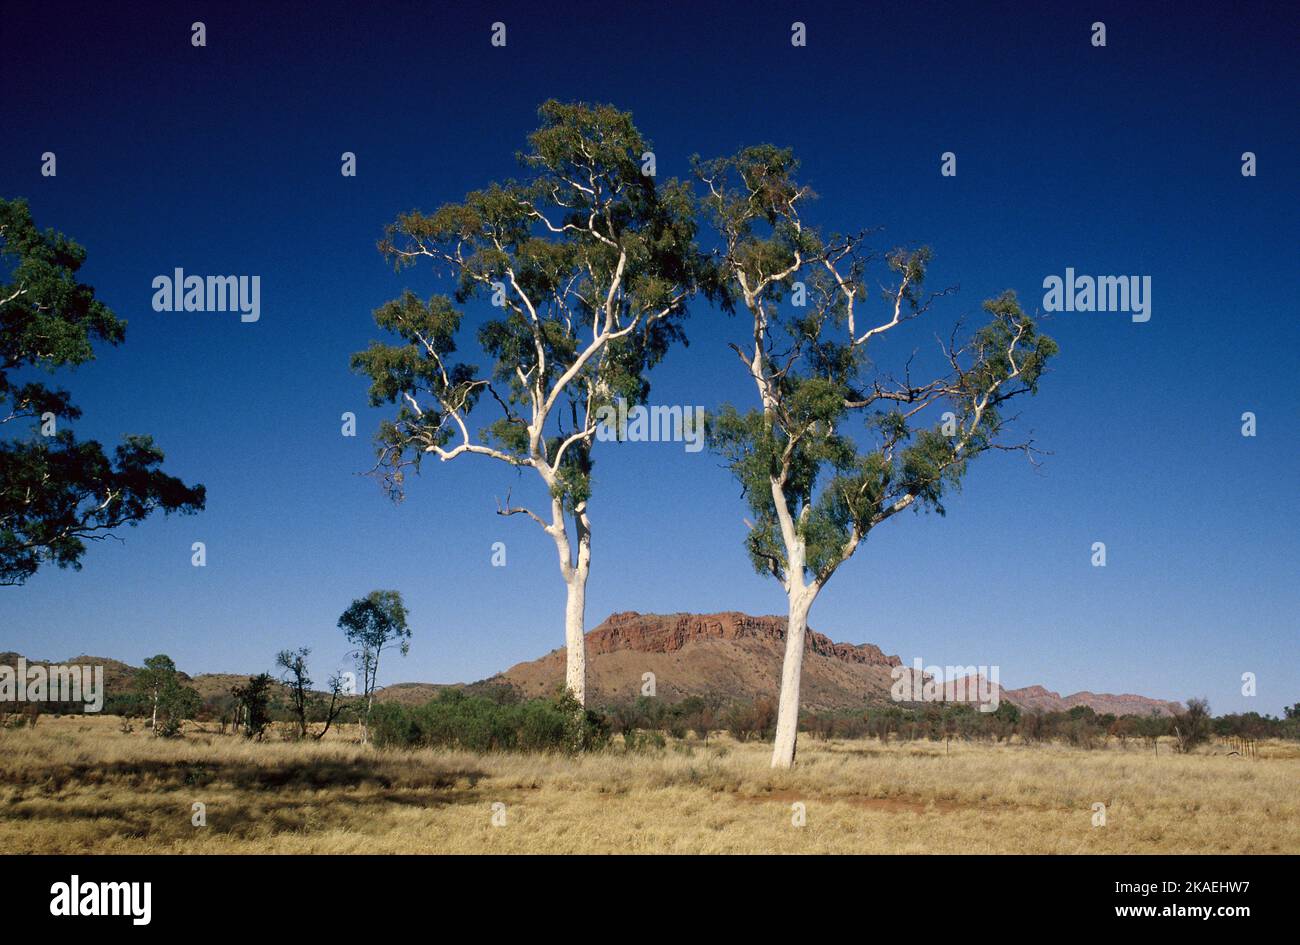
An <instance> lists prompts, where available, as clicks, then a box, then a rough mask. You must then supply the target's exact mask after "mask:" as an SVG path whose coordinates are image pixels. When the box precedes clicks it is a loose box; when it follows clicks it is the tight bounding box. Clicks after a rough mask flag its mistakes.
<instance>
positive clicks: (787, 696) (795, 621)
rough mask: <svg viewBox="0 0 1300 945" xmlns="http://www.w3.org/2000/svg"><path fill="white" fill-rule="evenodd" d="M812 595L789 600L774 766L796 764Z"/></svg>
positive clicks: (805, 593) (783, 766) (800, 595)
mask: <svg viewBox="0 0 1300 945" xmlns="http://www.w3.org/2000/svg"><path fill="white" fill-rule="evenodd" d="M811 606H812V599H811V595H810V594H808V593H807V592H806V591H805V592H802V593H798V592H797V593H796V594H795V595H792V596H791V598H790V609H789V617H788V620H787V623H786V631H785V659H784V661H783V662H782V664H781V701H780V704H779V706H778V708H777V714H776V743H775V744H774V745H773V746H772V767H773V768H789V767H791V766H792V765H793V764H794V755H795V743H796V741H797V739H798V737H799V682H800V679H801V677H802V675H803V651H804V639H805V637H806V636H807V635H808V610H809V608H810V607H811Z"/></svg>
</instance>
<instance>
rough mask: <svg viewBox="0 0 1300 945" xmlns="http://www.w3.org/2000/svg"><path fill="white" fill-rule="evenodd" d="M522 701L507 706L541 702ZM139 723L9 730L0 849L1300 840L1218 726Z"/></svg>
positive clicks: (1150, 844) (801, 847)
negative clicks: (885, 731) (1023, 733)
mask: <svg viewBox="0 0 1300 945" xmlns="http://www.w3.org/2000/svg"><path fill="white" fill-rule="evenodd" d="M448 705H450V706H452V707H454V706H455V703H454V701H453V702H450V703H448ZM465 708H466V707H465V706H463V705H462V706H461V707H460V708H459V709H454V708H453V709H449V710H447V711H464V710H465ZM377 711H378V709H377ZM438 711H441V710H438ZM518 711H519V715H518V716H514V715H509V714H507V715H505V716H503V717H504V718H525V717H529V716H528V715H527V713H528V712H529V711H531V712H537V711H539V710H538V709H536V708H534V709H532V710H529V709H527V707H526V706H522V707H520V709H519V710H518ZM422 717H425V718H429V719H436V718H437V717H438V716H437V711H429V710H426V711H425V713H424V715H423V716H422ZM131 726H132V723H131V722H129V721H127V720H123V719H114V718H109V717H102V716H100V717H94V716H84V715H81V716H71V715H70V716H63V717H58V718H55V717H45V718H41V719H40V720H39V721H38V723H37V724H36V725H35V726H34V727H27V726H24V727H21V728H8V729H5V730H3V731H0V849H5V850H10V851H15V852H67V853H70V852H84V851H100V852H123V853H128V852H130V853H145V852H181V853H218V852H223V853H256V852H313V853H387V852H407V853H414V852H420V853H435V852H537V853H541V852H616V851H626V852H683V853H684V852H777V853H784V852H817V851H837V852H871V853H887V852H888V853H970V852H994V853H1017V852H1032V853H1148V852H1162V853H1170V852H1187V853H1300V795H1298V794H1297V792H1296V791H1295V785H1296V784H1297V783H1298V782H1300V745H1297V744H1296V743H1294V742H1289V741H1281V740H1269V741H1265V742H1262V743H1261V744H1260V751H1259V757H1258V758H1257V759H1253V760H1252V759H1246V758H1242V757H1240V756H1237V755H1228V754H1226V753H1224V751H1223V750H1222V748H1221V746H1219V745H1218V744H1217V743H1216V742H1215V740H1214V739H1211V740H1210V742H1209V743H1207V744H1206V745H1203V746H1201V747H1199V748H1197V749H1195V750H1193V751H1191V752H1189V753H1185V754H1183V753H1177V752H1175V751H1174V750H1173V743H1172V740H1170V739H1168V738H1160V740H1159V741H1158V750H1157V751H1154V752H1153V751H1152V750H1150V749H1149V748H1147V747H1146V746H1144V745H1142V744H1139V743H1134V742H1132V741H1128V742H1121V741H1120V740H1119V739H1117V738H1110V739H1107V740H1106V741H1105V747H1099V748H1098V749H1097V750H1091V751H1089V750H1084V749H1081V748H1077V747H1072V746H1069V745H1066V744H1064V743H1061V742H1041V743H1036V744H1023V743H1022V742H1021V741H1020V739H1019V737H1018V736H1014V737H1012V738H1011V739H1009V740H1004V741H1002V742H997V741H985V740H971V741H967V740H965V739H961V738H957V739H954V740H953V741H952V742H951V743H948V742H946V741H931V740H929V739H918V740H909V741H900V740H898V739H894V738H891V739H890V740H889V741H885V742H882V741H881V740H879V739H876V738H868V739H846V738H842V737H836V736H830V735H828V736H827V737H825V738H805V739H803V740H801V742H800V748H799V757H798V760H799V763H798V765H796V767H795V768H793V769H791V770H773V769H771V768H770V767H769V755H770V747H769V745H768V744H767V743H766V742H763V741H759V740H757V739H750V740H748V741H743V742H742V741H737V740H736V739H734V738H733V737H732V736H730V735H729V734H726V733H725V732H721V731H719V732H714V733H712V734H711V735H710V737H709V738H708V740H707V743H706V742H705V740H704V739H702V738H700V737H699V736H697V735H695V734H693V733H692V734H688V735H687V736H686V737H685V738H682V739H678V738H675V737H673V736H672V735H671V734H669V735H667V736H665V735H663V734H659V735H658V737H657V738H650V737H648V733H646V732H641V733H632V734H631V735H630V737H629V738H628V739H627V740H626V743H625V737H624V736H619V735H613V734H612V733H611V735H610V736H609V740H608V742H607V743H606V745H605V747H604V748H603V749H599V750H592V751H585V752H581V753H572V754H571V753H567V752H565V751H486V752H470V751H464V750H456V749H447V748H414V749H405V748H391V747H390V748H380V747H378V746H377V745H376V744H371V745H363V744H361V743H360V731H359V727H358V726H357V725H356V724H350V725H346V726H344V727H343V728H338V727H335V728H334V729H332V730H331V732H330V733H329V735H328V736H327V737H326V738H325V739H323V740H320V741H317V740H314V739H310V738H309V739H296V738H294V737H293V735H292V732H293V730H294V727H293V726H292V724H285V725H281V726H276V727H273V728H272V729H271V730H269V731H268V732H267V733H265V735H264V737H263V739H262V740H261V741H257V740H255V739H250V738H247V737H244V736H241V735H231V734H228V735H221V734H219V732H218V727H217V726H216V725H214V724H203V723H198V724H195V723H186V725H185V726H184V730H183V732H182V734H181V735H179V736H177V737H173V738H157V737H154V736H152V735H151V734H150V733H149V732H148V731H147V730H146V729H143V728H139V727H134V728H133V730H131V731H126V730H125V729H127V728H128V727H131ZM380 731H381V726H380V724H379V723H378V722H376V723H375V724H374V733H375V735H376V739H375V740H376V741H378V733H379V732H380ZM659 743H662V745H663V747H658V746H659ZM796 803H798V804H803V805H804V810H805V811H806V823H805V825H804V826H802V827H797V826H795V825H794V823H793V821H792V818H794V817H795V808H794V807H793V805H795V804H796ZM195 804H202V805H203V812H204V819H205V825H204V826H196V825H195V822H194V821H195V818H196V816H197V814H196V809H195V807H194V805H195ZM1095 804H1104V805H1105V813H1106V823H1105V826H1104V827H1102V826H1093V822H1094V818H1095V817H1096V816H1097V811H1096V810H1095V809H1094V805H1095ZM494 805H504V806H503V807H502V806H494ZM494 817H495V818H496V819H497V820H498V821H499V822H501V823H502V825H501V826H494V824H493V820H494Z"/></svg>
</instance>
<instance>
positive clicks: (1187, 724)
mask: <svg viewBox="0 0 1300 945" xmlns="http://www.w3.org/2000/svg"><path fill="white" fill-rule="evenodd" d="M1209 737H1210V701H1209V700H1208V699H1205V698H1200V699H1195V698H1193V699H1188V700H1187V711H1185V712H1180V713H1178V714H1177V715H1175V716H1174V739H1175V744H1176V746H1177V748H1178V750H1179V751H1180V752H1182V753H1183V754H1187V753H1188V752H1190V751H1192V750H1193V749H1195V748H1196V746H1197V745H1200V744H1202V743H1203V742H1204V741H1205V740H1206V739H1207V738H1209Z"/></svg>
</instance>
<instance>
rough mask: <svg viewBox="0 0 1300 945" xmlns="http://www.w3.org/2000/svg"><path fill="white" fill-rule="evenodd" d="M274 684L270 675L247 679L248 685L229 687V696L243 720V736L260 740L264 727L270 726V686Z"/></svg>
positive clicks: (260, 674) (264, 674) (263, 674)
mask: <svg viewBox="0 0 1300 945" xmlns="http://www.w3.org/2000/svg"><path fill="white" fill-rule="evenodd" d="M274 682H275V680H274V679H272V678H271V674H270V673H259V674H258V675H256V676H250V677H248V685H246V686H231V687H230V694H231V695H233V696H234V697H235V699H236V700H237V701H238V703H239V707H240V710H241V712H240V714H241V715H242V716H243V720H244V735H245V736H246V737H248V738H254V739H257V740H259V741H260V740H261V738H262V734H263V733H264V732H265V731H266V727H267V726H268V725H270V724H271V685H272V684H273V683H274Z"/></svg>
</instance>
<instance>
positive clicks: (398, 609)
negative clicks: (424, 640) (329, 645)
mask: <svg viewBox="0 0 1300 945" xmlns="http://www.w3.org/2000/svg"><path fill="white" fill-rule="evenodd" d="M339 627H341V628H342V629H343V633H344V635H346V636H347V639H348V642H349V643H351V644H352V645H353V646H355V647H356V648H357V649H356V651H355V652H354V653H353V656H354V658H355V659H356V661H357V669H358V670H360V672H361V681H362V683H361V696H362V698H363V699H364V700H365V705H366V708H365V713H364V715H363V716H362V720H361V740H362V741H363V742H368V741H369V740H370V710H371V709H373V708H374V705H375V681H376V679H377V678H378V675H379V657H380V654H381V653H382V652H383V649H384V647H385V646H387V645H388V644H390V643H397V644H398V650H399V652H400V653H401V654H402V655H403V656H405V655H406V654H407V653H409V652H410V650H411V628H410V627H408V626H407V625H406V607H405V605H404V604H403V603H402V595H401V594H399V593H398V592H397V591H371V592H370V593H369V594H367V595H366V596H365V597H361V598H358V599H357V600H354V601H353V602H352V603H351V604H350V605H349V606H348V609H347V610H345V611H344V612H343V615H342V616H341V617H339Z"/></svg>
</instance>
